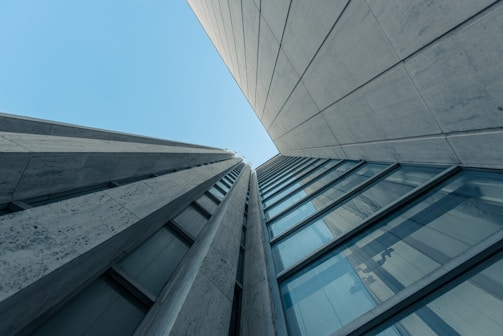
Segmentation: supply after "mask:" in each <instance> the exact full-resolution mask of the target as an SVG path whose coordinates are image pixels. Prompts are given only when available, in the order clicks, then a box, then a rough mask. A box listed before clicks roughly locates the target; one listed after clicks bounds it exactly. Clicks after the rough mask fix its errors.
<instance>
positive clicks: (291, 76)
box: [262, 50, 299, 129]
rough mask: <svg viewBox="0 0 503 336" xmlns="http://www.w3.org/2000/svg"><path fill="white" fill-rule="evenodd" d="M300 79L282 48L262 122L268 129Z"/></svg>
mask: <svg viewBox="0 0 503 336" xmlns="http://www.w3.org/2000/svg"><path fill="white" fill-rule="evenodd" d="M298 80H299V74H297V73H296V72H295V70H294V69H293V66H292V64H291V63H290V60H289V59H288V57H287V56H286V55H285V53H284V52H283V51H282V50H280V52H279V56H278V62H277V64H276V68H275V71H274V74H273V78H272V82H271V87H270V89H269V90H270V92H269V97H268V98H267V103H266V108H265V113H264V116H263V117H262V124H263V125H264V127H265V128H266V129H268V128H269V126H270V125H271V123H272V121H273V120H274V118H276V116H277V115H278V112H279V111H280V109H281V107H282V106H283V103H284V102H285V101H286V100H287V98H288V96H289V95H290V93H291V92H292V90H293V89H294V87H295V84H297V82H298Z"/></svg>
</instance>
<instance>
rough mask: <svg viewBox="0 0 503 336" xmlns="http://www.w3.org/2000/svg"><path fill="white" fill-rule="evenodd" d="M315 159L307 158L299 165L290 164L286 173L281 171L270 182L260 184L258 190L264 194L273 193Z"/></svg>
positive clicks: (293, 178)
mask: <svg viewBox="0 0 503 336" xmlns="http://www.w3.org/2000/svg"><path fill="white" fill-rule="evenodd" d="M313 161H315V160H314V159H309V160H306V161H304V162H303V163H301V164H299V165H295V166H292V168H291V169H290V171H289V172H288V173H282V174H280V175H282V176H278V177H276V178H274V179H273V180H272V181H271V182H268V183H265V184H264V185H261V186H260V190H261V192H262V194H263V195H264V196H265V194H267V193H273V192H275V191H277V190H279V189H281V188H282V187H283V186H285V185H287V184H288V183H290V182H291V181H293V180H295V179H296V178H297V176H298V174H300V173H299V172H300V171H302V170H303V169H305V167H306V166H307V165H309V164H310V163H311V162H313Z"/></svg>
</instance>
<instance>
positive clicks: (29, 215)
mask: <svg viewBox="0 0 503 336" xmlns="http://www.w3.org/2000/svg"><path fill="white" fill-rule="evenodd" d="M239 162H240V160H239V159H232V160H226V161H223V162H220V163H215V164H210V165H206V166H202V167H196V168H192V169H188V170H183V171H179V172H175V173H171V174H167V175H163V176H160V177H156V178H153V179H150V180H148V181H146V182H145V181H139V182H135V183H132V184H130V185H126V186H119V187H117V188H114V189H111V190H109V191H107V192H97V193H92V194H89V195H85V196H81V197H75V198H72V199H68V200H65V201H61V202H57V203H53V204H50V205H46V206H41V207H36V208H31V209H28V210H24V211H21V212H17V213H14V214H9V215H4V216H2V217H0V236H1V237H3V238H2V239H1V240H0V316H2V319H1V320H0V334H2V335H10V334H15V333H16V332H18V331H19V330H21V329H22V328H23V327H25V326H26V325H27V324H28V323H30V322H32V321H33V320H34V319H36V318H37V317H39V316H41V315H42V314H44V313H46V312H47V311H49V310H51V309H52V308H53V307H55V306H56V305H58V304H59V302H60V301H62V300H63V299H64V298H66V297H67V296H68V295H70V293H72V292H74V291H75V290H76V289H78V288H81V287H82V286H84V285H86V284H87V283H88V282H89V281H91V280H92V279H94V278H95V277H97V276H98V275H100V274H101V273H102V272H103V271H104V270H105V269H106V268H108V267H109V266H110V264H111V263H112V262H113V261H114V260H115V259H116V258H117V257H119V256H120V255H122V254H123V253H124V252H125V251H128V250H132V249H133V248H134V247H135V246H137V245H138V244H139V243H141V242H142V241H143V240H144V239H146V238H147V237H148V236H150V235H151V234H152V233H154V232H155V231H156V230H158V229H159V228H160V227H161V226H162V225H164V224H165V223H166V222H167V221H168V220H169V219H170V218H173V217H175V216H176V215H177V214H178V213H179V212H180V211H181V210H182V209H183V208H184V207H185V206H187V205H188V204H190V202H192V201H193V200H194V199H195V198H197V197H199V196H200V195H201V194H202V193H203V192H204V191H205V190H207V189H208V188H209V187H210V186H211V185H212V184H213V183H215V182H216V181H217V180H218V179H220V178H221V177H222V176H223V175H224V174H225V173H226V172H228V171H229V169H231V168H232V167H234V166H235V165H236V164H237V163H239ZM236 258H237V253H236Z"/></svg>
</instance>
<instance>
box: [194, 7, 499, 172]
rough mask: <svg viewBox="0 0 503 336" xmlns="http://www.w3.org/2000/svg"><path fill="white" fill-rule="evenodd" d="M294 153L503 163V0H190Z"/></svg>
mask: <svg viewBox="0 0 503 336" xmlns="http://www.w3.org/2000/svg"><path fill="white" fill-rule="evenodd" d="M188 2H189V4H190V5H191V7H192V9H193V11H194V13H195V14H196V15H197V17H198V19H199V21H200V22H201V24H202V26H203V27H204V29H205V30H206V32H207V33H208V36H209V37H210V39H211V40H212V41H213V44H214V45H215V47H216V49H217V50H218V52H219V53H220V55H221V56H222V58H223V60H224V61H225V63H226V64H227V67H228V68H229V71H230V72H231V73H232V75H233V76H234V78H235V80H236V82H237V83H238V84H239V86H240V87H241V90H242V91H243V93H244V94H245V96H246V97H247V99H248V101H249V103H250V105H251V106H252V107H253V109H254V110H255V113H256V114H257V117H258V118H259V119H260V120H261V122H262V124H263V125H264V127H265V128H266V130H267V132H268V133H269V135H270V136H271V138H272V139H273V141H274V143H275V144H276V146H277V147H278V149H279V151H280V152H281V153H283V154H284V155H293V156H311V157H330V158H346V159H365V160H379V161H383V160H385V161H390V162H394V161H401V162H432V163H448V164H451V163H452V164H464V165H470V166H484V167H488V166H490V167H498V168H501V167H502V166H503V163H502V160H501V158H502V157H503V153H502V150H501V148H502V147H501V145H500V144H501V143H502V142H503V133H502V131H501V127H502V126H503V100H502V99H503V98H502V97H503V96H502V95H501V88H502V87H503V63H502V62H501V55H502V54H503V42H502V41H503V39H502V38H501V37H502V36H503V27H502V26H501V24H500V22H502V21H503V4H502V3H501V1H497V0H479V1H472V0H463V1H449V0H445V1H425V0H404V1H392V2H390V1H385V0H379V1H373V0H372V1H371V0H340V1H330V0H274V1H272V0H242V1H238V0H210V1H207V0H188Z"/></svg>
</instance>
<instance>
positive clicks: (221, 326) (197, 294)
mask: <svg viewBox="0 0 503 336" xmlns="http://www.w3.org/2000/svg"><path fill="white" fill-rule="evenodd" d="M249 177H250V168H249V166H246V168H244V169H243V171H242V172H241V175H240V177H239V178H238V180H237V181H236V182H235V184H234V186H233V188H232V189H231V191H230V192H229V196H228V197H226V198H225V200H224V201H223V203H222V204H221V205H220V207H219V208H218V209H217V212H216V213H215V215H213V217H211V218H210V220H209V221H208V223H207V224H206V225H205V227H204V228H203V230H202V231H201V234H200V237H201V238H200V239H198V240H197V241H196V242H195V243H194V245H192V247H191V249H190V250H189V252H188V253H187V255H186V256H185V258H184V261H183V263H182V264H181V265H180V267H179V268H178V270H177V271H176V272H175V274H174V276H173V278H172V281H171V282H170V284H168V286H167V287H166V288H165V289H164V290H163V292H161V294H160V299H158V300H157V301H156V303H155V304H154V306H153V307H152V308H151V309H150V311H149V312H148V314H147V316H146V318H145V319H144V320H143V322H142V323H141V325H140V326H139V328H138V329H137V331H136V333H135V335H227V333H228V330H229V322H230V315H231V311H232V301H233V291H234V285H235V281H236V271H237V265H238V258H239V249H240V241H241V230H242V223H243V215H244V207H245V201H246V193H247V191H248V185H249Z"/></svg>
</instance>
